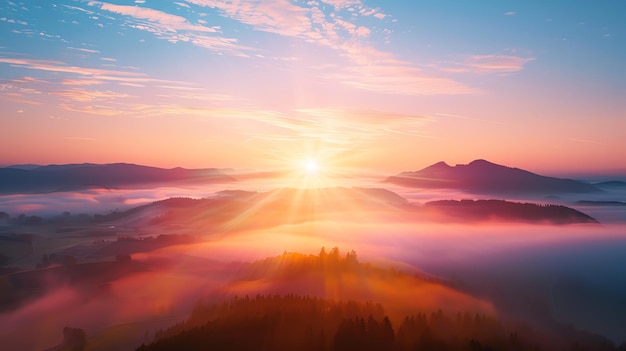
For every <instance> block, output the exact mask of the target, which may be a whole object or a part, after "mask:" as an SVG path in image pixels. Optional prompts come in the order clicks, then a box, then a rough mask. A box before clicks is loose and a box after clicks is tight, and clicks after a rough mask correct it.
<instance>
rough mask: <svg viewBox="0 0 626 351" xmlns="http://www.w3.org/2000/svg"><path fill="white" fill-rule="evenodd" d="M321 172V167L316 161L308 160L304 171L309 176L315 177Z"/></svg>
mask: <svg viewBox="0 0 626 351" xmlns="http://www.w3.org/2000/svg"><path fill="white" fill-rule="evenodd" d="M318 170H319V165H318V164H317V161H316V160H314V159H308V160H306V161H305V162H304V171H305V172H306V174H308V175H315V174H316V173H317V171H318Z"/></svg>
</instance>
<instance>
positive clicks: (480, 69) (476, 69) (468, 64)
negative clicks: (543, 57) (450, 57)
mask: <svg viewBox="0 0 626 351" xmlns="http://www.w3.org/2000/svg"><path fill="white" fill-rule="evenodd" d="M534 60H535V58H534V57H521V56H515V55H471V56H467V57H466V58H465V59H464V60H463V61H462V62H448V63H446V64H445V65H442V67H439V68H438V69H439V70H440V71H442V72H446V73H477V74H484V73H513V72H517V71H521V70H523V69H524V67H525V66H526V64H527V63H529V62H531V61H534Z"/></svg>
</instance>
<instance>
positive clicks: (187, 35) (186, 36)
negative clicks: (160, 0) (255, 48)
mask: <svg viewBox="0 0 626 351" xmlns="http://www.w3.org/2000/svg"><path fill="white" fill-rule="evenodd" d="M89 5H90V6H100V9H101V10H104V11H109V12H113V13H117V14H120V15H122V16H126V17H129V18H127V20H126V21H127V24H128V25H129V26H130V27H133V28H135V29H138V30H143V31H147V32H150V33H153V34H154V35H156V36H157V37H158V38H160V39H164V40H168V41H170V42H173V43H176V42H179V41H182V42H189V43H192V44H194V45H197V46H200V47H203V48H205V49H210V50H213V51H217V52H223V53H227V54H229V55H233V56H247V55H246V54H245V52H247V51H251V50H252V48H249V47H246V46H243V45H239V44H238V40H237V39H235V38H227V37H223V36H220V35H217V34H216V33H218V29H219V28H218V27H206V26H203V25H202V24H192V23H190V22H189V21H187V19H185V18H184V17H181V16H177V15H172V14H169V13H165V12H162V11H157V10H154V9H150V8H146V7H140V6H124V5H115V4H110V3H106V2H97V1H92V2H90V3H89Z"/></svg>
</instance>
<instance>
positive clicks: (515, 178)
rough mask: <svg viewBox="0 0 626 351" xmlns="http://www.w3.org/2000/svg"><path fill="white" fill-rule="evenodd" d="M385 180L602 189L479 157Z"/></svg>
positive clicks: (493, 188) (535, 189)
mask: <svg viewBox="0 0 626 351" xmlns="http://www.w3.org/2000/svg"><path fill="white" fill-rule="evenodd" d="M385 182H388V183H394V184H398V185H402V186H406V187H415V188H448V189H459V190H463V191H467V192H472V193H485V194H557V193H595V192H601V191H602V190H601V189H598V188H596V187H594V186H593V185H590V184H585V183H581V182H578V181H575V180H571V179H561V178H553V177H546V176H541V175H538V174H535V173H531V172H528V171H525V170H522V169H518V168H510V167H505V166H501V165H497V164H494V163H491V162H488V161H485V160H476V161H473V162H471V163H470V164H467V165H456V166H454V167H452V166H449V165H447V164H446V163H445V162H439V163H436V164H434V165H432V166H429V167H426V168H424V169H422V170H420V171H416V172H403V173H400V174H398V175H396V176H391V177H388V178H387V179H385Z"/></svg>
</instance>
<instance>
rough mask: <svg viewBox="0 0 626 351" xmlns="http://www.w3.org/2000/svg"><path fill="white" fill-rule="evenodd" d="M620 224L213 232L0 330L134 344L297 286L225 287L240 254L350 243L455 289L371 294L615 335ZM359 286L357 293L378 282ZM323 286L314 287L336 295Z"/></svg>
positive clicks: (44, 341)
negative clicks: (196, 312) (245, 298)
mask: <svg viewBox="0 0 626 351" xmlns="http://www.w3.org/2000/svg"><path fill="white" fill-rule="evenodd" d="M625 230H626V227H625V226H620V225H606V226H598V225H595V226H594V225H581V226H558V227H557V226H541V225H503V224H497V225H496V224H483V225H472V226H469V225H442V224H428V225H425V224H421V223H410V222H408V223H399V224H398V223H387V222H385V221H384V219H380V218H365V217H364V218H363V219H362V220H359V221H356V220H354V221H344V222H341V223H338V222H336V221H315V222H308V223H303V224H299V225H282V226H278V227H273V228H267V229H258V230H246V231H239V232H228V233H222V235H219V236H215V237H211V239H209V240H207V241H204V242H201V243H196V244H193V245H180V246H172V247H167V248H163V249H160V250H157V251H153V252H149V253H143V254H136V255H133V261H134V262H145V263H149V264H150V265H149V267H150V269H148V270H146V271H145V272H139V273H136V274H133V275H128V276H126V277H124V278H122V279H118V280H115V281H113V282H110V283H109V284H105V285H103V286H99V287H89V288H84V287H75V286H67V287H64V288H59V289H54V290H51V291H49V292H48V293H46V294H45V295H44V296H42V297H40V298H38V299H37V300H35V301H33V302H30V303H28V304H27V305H25V306H22V307H20V308H19V309H17V310H14V311H11V312H6V313H4V314H2V315H0V324H1V325H3V326H6V327H4V328H3V330H2V332H1V333H2V335H0V338H1V339H2V340H4V342H5V343H6V344H5V345H9V346H10V348H12V349H23V350H35V349H42V348H45V347H49V346H51V345H54V344H56V343H59V342H60V341H61V331H62V329H63V327H64V326H68V325H69V326H73V327H80V328H83V329H84V330H85V331H86V332H87V334H88V335H91V336H93V337H94V338H96V339H97V340H101V341H102V342H103V344H102V345H109V348H108V349H115V347H117V346H120V345H128V343H130V344H134V345H138V344H140V343H141V342H145V341H150V339H151V337H152V333H153V332H154V331H155V330H156V329H159V328H164V327H166V326H168V325H172V324H174V323H176V322H177V321H180V320H182V319H184V318H186V317H187V315H188V313H189V311H190V310H191V308H192V307H193V305H194V304H195V303H196V302H197V301H199V300H204V299H208V298H211V297H215V296H223V295H228V294H231V295H232V294H239V295H243V294H249V295H254V294H255V293H270V292H271V293H302V292H303V291H302V286H300V287H298V284H279V283H280V282H279V281H276V280H270V279H267V278H261V279H260V280H258V279H257V280H254V281H248V282H244V283H245V284H244V283H240V284H238V285H232V284H233V279H234V277H235V273H236V272H237V271H238V270H239V269H240V267H241V265H242V264H243V262H251V261H255V260H260V259H264V258H266V257H274V256H277V255H281V254H282V253H283V252H298V253H303V254H317V253H318V252H319V251H320V249H321V248H322V247H325V248H326V249H330V248H332V247H339V248H340V249H341V252H342V253H345V252H347V251H349V250H355V251H356V252H357V255H358V259H359V261H360V262H370V263H372V264H374V265H376V266H383V267H393V268H395V269H397V270H401V271H406V272H409V273H411V274H416V275H418V276H421V277H428V278H429V279H434V280H435V281H437V282H441V283H442V284H443V285H442V286H445V287H446V288H445V289H452V290H449V291H450V293H444V294H442V292H443V291H444V290H441V289H439V288H438V289H439V290H430V291H429V292H428V290H419V289H418V290H416V291H415V292H414V293H406V292H403V291H401V290H402V289H403V288H406V286H402V285H398V286H397V289H398V290H397V291H396V290H394V289H390V288H389V287H387V288H380V287H381V285H376V284H374V285H376V286H378V288H379V289H378V290H376V291H377V294H374V295H367V296H368V297H370V298H372V297H374V298H378V299H383V297H384V296H387V298H388V299H389V300H392V299H395V300H396V301H402V303H403V304H405V305H406V306H421V308H424V306H426V305H424V304H422V305H419V304H417V305H415V301H420V300H421V301H432V302H433V303H432V307H433V308H436V306H437V305H441V306H437V307H439V308H444V309H450V307H451V309H461V307H460V306H463V304H467V309H470V310H471V309H475V308H477V306H478V305H481V306H483V307H482V308H486V306H493V307H490V308H493V313H496V314H498V315H499V316H501V317H503V318H508V319H512V320H525V321H529V322H531V323H533V324H534V325H537V326H539V327H546V328H548V327H550V326H551V325H552V322H553V321H554V320H556V321H558V322H561V323H565V324H573V325H574V326H575V327H576V328H580V329H584V330H589V331H592V332H595V333H599V334H602V335H604V336H606V337H608V338H610V339H611V340H613V341H614V342H616V343H620V342H623V341H625V340H626V332H625V331H624V329H623V325H624V324H625V323H626V310H625V308H626V303H625V302H626V301H624V296H626V280H625V279H624V275H623V273H622V272H621V268H622V267H624V266H626V256H625V255H623V252H626V235H625V234H624V233H626V231H625ZM345 279H347V278H345ZM345 279H344V280H345ZM301 283H302V282H301ZM344 283H345V281H344ZM241 284H244V285H241ZM355 284H358V281H357V282H356V283H355ZM357 286H358V288H354V291H362V290H363V289H365V291H369V290H367V289H375V286H373V285H363V284H361V285H357ZM359 289H361V290H359ZM331 291H334V290H332V289H330V287H329V288H328V289H327V290H321V291H318V293H319V294H321V295H324V294H325V292H328V295H329V296H322V297H330V298H335V297H337V295H336V294H335V293H333V294H331V293H330V292H331ZM346 291H348V290H346ZM453 291H458V294H460V295H458V296H457V295H455V294H456V293H453ZM312 292H313V290H312ZM446 294H448V295H446ZM445 296H448V298H446V297H445ZM453 296H455V297H453ZM463 296H465V297H463ZM435 297H436V298H435ZM455 301H456V302H455ZM471 301H474V302H471ZM480 301H483V302H480ZM461 302H462V303H461ZM32 335H37V337H36V338H32V337H30V336H32ZM116 345H117V346H116ZM102 349H107V348H106V347H103V348H102ZM131 349H132V347H131Z"/></svg>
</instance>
